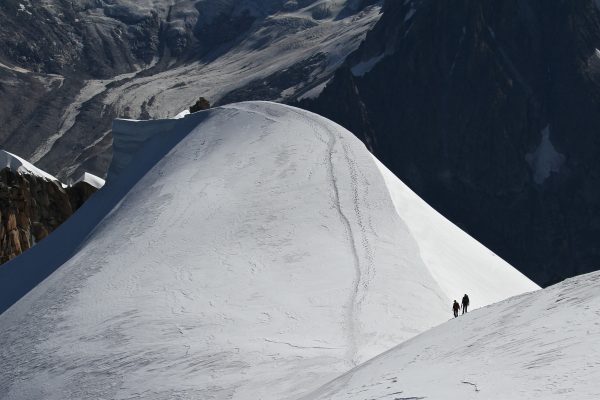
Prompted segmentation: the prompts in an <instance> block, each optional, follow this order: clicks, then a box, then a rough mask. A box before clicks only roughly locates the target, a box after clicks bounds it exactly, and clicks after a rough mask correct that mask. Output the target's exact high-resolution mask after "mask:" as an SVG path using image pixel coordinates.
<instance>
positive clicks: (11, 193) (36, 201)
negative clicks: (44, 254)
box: [0, 168, 97, 263]
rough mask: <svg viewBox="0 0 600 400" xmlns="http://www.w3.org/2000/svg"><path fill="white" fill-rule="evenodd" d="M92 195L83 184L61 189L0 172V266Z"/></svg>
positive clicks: (92, 189)
mask: <svg viewBox="0 0 600 400" xmlns="http://www.w3.org/2000/svg"><path fill="white" fill-rule="evenodd" d="M96 191H97V189H96V188H95V187H93V186H91V185H90V184H88V183H87V182H78V183H77V184H75V185H74V186H71V187H67V188H63V187H62V186H61V184H60V183H59V182H58V181H50V180H47V179H44V178H42V177H39V176H35V175H29V174H20V173H16V172H13V171H12V170H10V169H9V168H4V169H2V170H0V263H5V262H6V261H9V260H11V259H13V258H15V257H16V256H18V255H19V254H21V253H22V252H24V251H25V250H27V249H29V248H30V247H32V246H33V245H35V243H37V242H39V241H40V240H43V239H44V238H45V237H46V236H48V235H49V234H50V233H51V232H52V231H53V230H54V229H56V228H57V227H58V226H59V225H60V224H62V223H63V222H64V221H65V220H66V219H67V218H69V217H70V216H71V215H72V214H73V213H74V212H75V211H76V210H77V209H78V208H79V207H81V205H82V204H83V203H84V202H85V201H86V200H87V199H88V198H89V197H90V196H91V195H92V194H93V193H95V192H96Z"/></svg>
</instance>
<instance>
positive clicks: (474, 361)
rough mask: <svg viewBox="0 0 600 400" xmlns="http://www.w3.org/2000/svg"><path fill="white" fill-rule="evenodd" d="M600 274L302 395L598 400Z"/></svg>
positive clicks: (349, 399) (457, 326) (421, 339)
mask: <svg viewBox="0 0 600 400" xmlns="http://www.w3.org/2000/svg"><path fill="white" fill-rule="evenodd" d="M599 294H600V273H597V272H595V273H591V274H588V275H581V276H578V277H575V278H572V279H569V280H566V281H564V282H562V283H560V284H557V285H555V286H552V287H549V288H547V289H544V290H541V291H537V292H533V293H528V294H524V295H521V296H516V297H513V298H510V299H508V300H506V301H503V302H501V303H496V304H494V305H491V306H489V307H486V308H484V309H480V310H477V311H474V312H472V313H469V314H467V315H466V316H461V317H460V318H458V319H456V320H453V321H450V322H448V323H446V324H444V325H442V326H439V327H437V328H434V329H432V330H430V331H428V332H426V333H424V334H422V335H420V336H417V337H416V338H414V339H412V340H409V341H408V342H406V343H403V344H401V345H400V346H398V347H396V348H394V349H392V350H390V351H388V352H386V353H385V354H383V355H381V356H379V357H377V358H375V359H373V360H370V361H368V362H367V363H365V364H364V365H361V366H360V367H358V368H356V369H354V370H352V371H350V372H348V373H347V374H345V375H343V376H341V377H339V378H338V379H336V380H334V381H333V382H331V383H329V384H327V385H325V386H323V387H322V388H320V389H319V390H317V391H315V392H314V393H312V394H310V395H307V396H305V397H303V399H304V400H317V399H323V400H324V399H327V400H338V399H344V400H358V399H360V400H363V399H382V400H386V399H387V400H398V399H430V400H437V399H443V400H455V399H456V400H468V399H486V400H505V399H549V400H554V399H578V400H587V399H590V400H592V399H594V400H595V399H598V398H600V384H599V383H598V382H600V361H599V360H600V341H598V337H599V335H600V322H598V317H599V316H600V295H599Z"/></svg>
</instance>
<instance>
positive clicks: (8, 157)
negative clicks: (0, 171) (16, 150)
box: [0, 150, 58, 182]
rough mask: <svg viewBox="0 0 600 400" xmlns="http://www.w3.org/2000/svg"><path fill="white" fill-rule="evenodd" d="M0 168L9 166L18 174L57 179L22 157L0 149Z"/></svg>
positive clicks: (51, 179)
mask: <svg viewBox="0 0 600 400" xmlns="http://www.w3.org/2000/svg"><path fill="white" fill-rule="evenodd" d="M0 168H9V169H10V170H11V171H13V172H18V173H20V174H28V175H35V176H38V177H40V178H44V179H47V180H49V181H57V182H58V179H56V177H54V176H52V175H50V174H49V173H47V172H45V171H42V170H41V169H39V168H37V167H36V166H34V165H33V164H31V163H30V162H28V161H26V160H24V159H22V158H21V157H19V156H17V155H15V154H12V153H9V152H8V151H6V150H0Z"/></svg>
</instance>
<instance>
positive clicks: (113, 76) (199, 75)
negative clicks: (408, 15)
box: [0, 0, 379, 179]
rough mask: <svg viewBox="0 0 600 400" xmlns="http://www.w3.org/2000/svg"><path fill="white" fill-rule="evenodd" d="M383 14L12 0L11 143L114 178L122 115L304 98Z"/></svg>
mask: <svg viewBox="0 0 600 400" xmlns="http://www.w3.org/2000/svg"><path fill="white" fill-rule="evenodd" d="M378 18H379V6H378V5H377V2H376V1H366V0H363V1H359V0H344V1H335V2H332V1H324V0H308V1H292V0H268V1H264V0H250V1H244V2H240V1H237V0H143V1H131V0H110V1H105V0H78V1H71V0H44V1H28V0H23V1H16V0H9V1H3V2H2V4H0V44H1V45H0V96H2V98H3V99H4V101H2V102H0V122H1V123H2V125H3V129H2V130H0V145H2V146H3V147H4V148H6V149H8V150H9V151H12V152H14V153H17V154H20V155H22V156H23V157H25V158H26V159H28V160H30V161H31V162H33V163H36V165H39V166H40V167H41V168H43V169H44V170H47V171H49V172H51V173H53V174H55V175H56V176H57V177H59V178H62V179H66V178H68V177H72V176H77V175H80V174H81V173H82V172H84V171H89V172H92V173H95V174H96V175H99V176H104V175H105V174H106V170H107V168H108V165H109V163H110V157H111V153H110V150H111V140H112V137H111V134H110V125H111V123H112V120H113V119H114V118H115V117H116V116H123V117H129V118H137V117H140V118H144V119H150V118H161V117H170V116H173V115H175V114H177V113H178V112H179V111H181V110H183V109H186V108H187V107H189V106H190V105H191V104H193V102H194V101H195V100H197V98H198V97H199V96H204V97H206V98H207V99H208V100H209V101H210V102H211V103H213V104H214V103H219V102H220V100H222V101H221V103H222V102H224V101H226V102H228V101H233V100H246V99H265V100H281V99H288V98H290V99H293V98H296V97H298V96H300V95H301V94H302V93H304V92H305V91H307V90H309V89H311V88H313V87H314V86H317V85H319V84H321V83H323V82H324V81H325V80H327V79H328V78H329V77H330V76H331V74H332V73H333V71H334V70H335V69H336V68H337V67H338V66H339V65H340V64H341V62H342V61H343V60H344V58H345V56H346V55H347V54H348V53H350V52H351V51H353V50H355V49H356V48H357V47H358V45H359V43H360V41H361V40H362V39H363V38H364V35H365V34H366V32H367V30H368V29H370V28H371V27H372V26H373V25H374V23H375V22H376V21H377V19H378Z"/></svg>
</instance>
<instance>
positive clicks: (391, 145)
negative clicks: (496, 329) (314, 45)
mask: <svg viewBox="0 0 600 400" xmlns="http://www.w3.org/2000/svg"><path fill="white" fill-rule="evenodd" d="M359 105H360V107H359ZM301 106H303V107H305V108H307V109H310V110H312V111H315V112H317V113H320V114H322V115H324V116H326V117H329V118H331V119H333V120H335V121H336V122H338V123H340V124H342V125H344V126H345V127H347V128H350V130H351V131H353V132H354V133H355V134H356V135H357V136H358V137H359V138H361V139H362V140H363V141H365V143H367V145H368V146H369V147H370V148H371V149H372V150H373V152H374V153H375V155H377V156H378V157H379V159H381V160H382V161H383V162H384V163H385V164H386V165H387V166H388V167H389V168H390V169H391V170H392V171H393V172H394V173H395V174H396V175H397V176H399V177H400V178H401V179H402V180H403V181H404V182H406V183H407V184H408V185H409V186H410V187H411V188H412V189H413V190H415V191H416V192H417V193H418V194H419V195H420V196H421V197H423V198H424V199H425V200H426V201H427V202H428V203H430V204H431V205H433V206H434V207H435V208H436V209H438V210H439V211H440V212H442V213H443V214H444V215H445V216H447V217H448V218H449V219H451V220H452V221H453V222H454V223H456V224H458V225H459V226H461V227H462V228H463V229H465V230H466V231H467V232H468V233H470V234H471V235H472V236H474V237H475V238H477V239H478V240H479V241H481V242H482V243H483V244H484V245H485V246H487V247H488V248H490V249H492V250H494V251H495V252H496V253H498V254H499V255H501V256H502V257H503V258H505V259H506V260H508V261H509V262H510V263H511V264H512V265H514V266H515V267H517V268H519V269H520V270H521V271H522V272H524V273H525V274H526V275H528V276H529V277H530V278H532V279H534V280H535V281H536V282H537V283H539V284H542V285H547V284H550V283H552V282H556V281H559V280H561V279H564V278H566V277H569V276H573V275H576V274H580V273H584V272H588V271H591V270H594V269H597V268H600V247H598V246H597V244H596V242H597V238H599V237H600V218H599V215H600V163H599V162H598V157H600V141H598V129H599V127H600V11H599V10H598V7H597V2H595V1H594V0H582V1H544V0H508V1H502V2H498V1H493V0H459V1H452V2H447V1H437V0H408V1H392V0H390V1H387V2H386V3H385V5H384V8H383V16H382V18H381V19H380V20H379V22H378V24H377V25H376V26H375V28H374V29H373V30H372V31H371V32H370V33H369V34H368V35H367V38H366V40H365V42H364V43H363V44H362V45H361V47H360V48H359V49H358V50H357V51H356V52H355V53H353V54H351V55H350V56H349V57H348V59H347V61H346V65H345V66H344V67H343V68H341V69H340V70H338V71H337V73H336V75H335V78H334V79H333V80H332V81H331V82H330V83H329V84H328V85H327V87H326V88H325V90H324V91H323V92H322V94H321V96H320V97H319V98H318V99H316V100H308V101H305V102H303V103H301Z"/></svg>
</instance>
